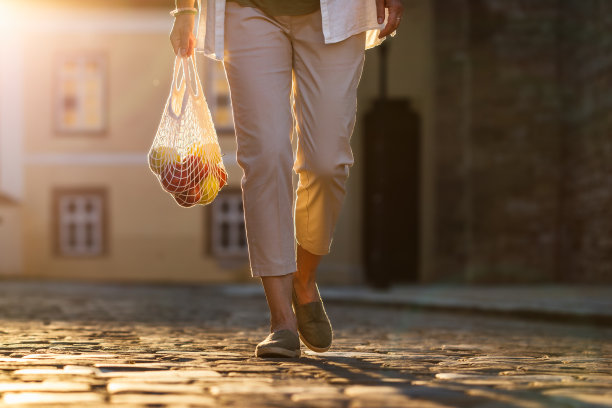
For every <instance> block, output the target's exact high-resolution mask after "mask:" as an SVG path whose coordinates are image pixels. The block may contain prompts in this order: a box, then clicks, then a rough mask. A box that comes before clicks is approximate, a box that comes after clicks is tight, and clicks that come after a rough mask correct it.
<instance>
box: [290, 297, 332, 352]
mask: <svg viewBox="0 0 612 408" xmlns="http://www.w3.org/2000/svg"><path fill="white" fill-rule="evenodd" d="M317 296H318V297H319V300H317V301H314V302H310V303H305V304H303V305H300V304H298V301H297V296H296V294H295V290H294V291H293V310H294V311H295V316H296V317H297V321H298V333H299V334H300V339H302V342H303V343H304V344H305V345H306V347H308V348H309V349H311V350H312V351H316V352H317V353H324V352H326V351H327V350H329V348H330V347H331V345H332V340H333V331H332V326H331V323H330V321H329V317H327V313H325V307H323V300H322V299H321V294H320V293H319V287H318V286H317Z"/></svg>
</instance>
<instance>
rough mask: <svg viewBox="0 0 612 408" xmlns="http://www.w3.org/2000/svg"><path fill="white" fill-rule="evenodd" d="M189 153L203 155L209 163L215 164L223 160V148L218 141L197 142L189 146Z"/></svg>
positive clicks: (203, 158)
mask: <svg viewBox="0 0 612 408" xmlns="http://www.w3.org/2000/svg"><path fill="white" fill-rule="evenodd" d="M187 153H188V154H193V155H196V156H198V157H201V158H202V160H204V163H206V164H209V165H215V164H217V163H219V162H220V161H221V149H220V148H219V145H218V144H216V143H202V142H196V143H194V144H192V145H191V146H189V149H188V150H187Z"/></svg>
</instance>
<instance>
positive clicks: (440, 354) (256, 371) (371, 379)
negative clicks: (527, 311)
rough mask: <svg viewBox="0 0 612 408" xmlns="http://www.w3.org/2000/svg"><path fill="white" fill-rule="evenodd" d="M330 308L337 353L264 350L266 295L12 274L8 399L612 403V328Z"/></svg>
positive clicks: (0, 363)
mask: <svg viewBox="0 0 612 408" xmlns="http://www.w3.org/2000/svg"><path fill="white" fill-rule="evenodd" d="M326 307H327V309H328V313H329V315H330V317H331V319H332V323H333V324H334V328H335V343H334V346H333V347H332V349H331V350H330V351H329V352H327V353H324V354H315V353H311V352H309V351H307V349H306V348H305V347H304V346H303V347H302V351H303V356H302V357H301V358H299V359H286V360H283V359H274V360H263V359H257V358H254V356H253V351H254V347H255V345H256V344H257V343H258V342H259V341H260V340H261V339H263V338H264V337H265V335H266V334H267V321H268V320H267V319H268V315H267V311H266V310H267V309H266V303H265V299H264V298H263V297H261V298H259V297H248V296H238V295H231V294H228V292H227V291H224V290H222V287H218V286H194V287H187V286H182V287H177V286H173V287H163V286H114V285H92V284H72V283H46V282H10V281H0V405H1V406H30V404H31V406H44V407H52V406H58V407H60V406H61V407H65V406H71V407H97V406H121V407H136V406H156V407H159V406H172V407H183V406H184V407H187V406H194V407H224V406H232V407H330V408H331V407H343V408H344V407H347V408H357V407H422V408H428V407H482V408H484V407H487V408H489V407H530V408H531V407H534V408H536V407H583V406H584V407H612V341H611V339H612V328H610V327H604V326H598V327H596V326H588V325H576V324H574V325H569V324H562V323H559V322H556V323H547V322H543V321H536V320H530V321H522V320H519V319H513V318H509V317H505V318H499V317H491V316H479V315H474V314H452V313H440V312H425V311H420V310H415V309H408V308H391V307H375V306H363V305H361V306H359V305H350V304H346V303H342V304H334V303H333V302H331V303H327V304H326Z"/></svg>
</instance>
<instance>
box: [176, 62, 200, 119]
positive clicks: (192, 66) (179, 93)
mask: <svg viewBox="0 0 612 408" xmlns="http://www.w3.org/2000/svg"><path fill="white" fill-rule="evenodd" d="M181 73H182V74H183V75H182V76H181ZM170 89H171V91H170V103H169V104H168V112H169V114H170V115H171V116H172V117H173V118H174V119H177V120H178V119H179V118H180V117H181V116H182V115H183V113H184V112H185V107H186V106H187V100H188V98H189V95H192V96H193V98H194V100H195V101H198V102H200V101H201V100H203V99H204V96H203V95H204V94H203V91H202V84H201V83H200V77H199V75H198V70H197V69H196V63H195V56H191V57H189V58H183V57H181V56H178V55H177V56H176V57H175V59H174V71H173V73H172V84H171V88H170ZM179 100H180V104H181V105H180V109H175V108H177V107H178V106H177V105H178V103H179ZM177 111H178V113H177Z"/></svg>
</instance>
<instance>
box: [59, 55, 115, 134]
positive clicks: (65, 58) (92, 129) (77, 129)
mask: <svg viewBox="0 0 612 408" xmlns="http://www.w3.org/2000/svg"><path fill="white" fill-rule="evenodd" d="M55 60H56V65H55V81H54V82H55V83H54V87H55V91H54V110H53V111H54V118H53V122H54V124H55V130H56V133H58V134H102V133H104V132H105V131H106V127H107V120H108V104H107V98H108V96H107V89H108V83H107V77H108V75H107V69H108V63H107V56H106V53H104V52H94V51H83V52H70V53H61V54H58V55H57V56H56V59H55ZM90 61H95V62H96V64H97V65H98V67H99V70H98V71H97V72H94V73H88V72H87V69H86V67H87V63H88V62H90ZM67 62H73V63H74V64H75V66H76V69H75V72H74V73H67V72H64V70H63V67H64V66H65V64H66V63H67ZM67 78H70V79H73V80H74V82H75V84H76V101H75V103H76V104H77V120H76V123H75V124H74V125H72V126H68V125H66V124H65V123H64V121H63V117H64V114H65V109H64V108H65V104H64V100H65V98H66V95H65V94H64V92H63V84H64V81H65V80H66V79H67ZM90 80H94V81H98V82H99V84H98V87H99V96H98V98H99V100H98V101H97V105H98V115H99V117H100V121H99V123H98V124H97V125H93V124H90V123H87V120H86V112H85V110H84V109H85V100H86V97H87V83H88V81H90Z"/></svg>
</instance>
